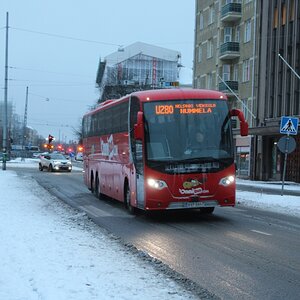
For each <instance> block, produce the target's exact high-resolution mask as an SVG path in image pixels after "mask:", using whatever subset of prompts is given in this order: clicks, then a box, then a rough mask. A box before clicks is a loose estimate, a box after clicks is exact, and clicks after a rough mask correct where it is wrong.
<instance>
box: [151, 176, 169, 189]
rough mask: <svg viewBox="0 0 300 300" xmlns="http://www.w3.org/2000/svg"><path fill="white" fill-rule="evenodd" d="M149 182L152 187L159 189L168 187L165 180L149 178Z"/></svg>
mask: <svg viewBox="0 0 300 300" xmlns="http://www.w3.org/2000/svg"><path fill="white" fill-rule="evenodd" d="M147 182H148V185H149V186H150V187H152V188H155V189H157V190H162V189H163V188H165V187H167V184H166V183H165V182H164V181H163V180H157V179H152V178H149V179H148V180H147Z"/></svg>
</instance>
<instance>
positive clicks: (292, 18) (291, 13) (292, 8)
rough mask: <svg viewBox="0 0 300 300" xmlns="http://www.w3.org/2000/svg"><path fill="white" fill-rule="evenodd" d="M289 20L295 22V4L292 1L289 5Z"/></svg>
mask: <svg viewBox="0 0 300 300" xmlns="http://www.w3.org/2000/svg"><path fill="white" fill-rule="evenodd" d="M289 20H290V21H294V20H295V2H294V0H291V3H290V13H289Z"/></svg>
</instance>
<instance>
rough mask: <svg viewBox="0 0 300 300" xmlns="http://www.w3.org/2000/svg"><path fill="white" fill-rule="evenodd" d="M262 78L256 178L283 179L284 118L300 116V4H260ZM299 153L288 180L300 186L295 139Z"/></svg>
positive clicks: (281, 0)
mask: <svg viewBox="0 0 300 300" xmlns="http://www.w3.org/2000/svg"><path fill="white" fill-rule="evenodd" d="M258 3H259V4H258V5H259V8H258V9H259V12H260V15H259V17H260V23H261V26H260V30H259V33H258V35H259V39H260V46H259V52H258V57H259V78H258V88H257V97H258V99H259V101H258V106H257V115H258V119H257V122H256V127H255V128H253V129H252V131H251V133H252V134H254V135H255V137H256V138H255V139H254V140H253V145H254V149H255V150H256V152H254V156H255V157H258V158H259V159H257V160H256V163H255V164H254V165H253V176H254V177H255V178H260V179H263V180H268V179H280V178H281V174H282V170H283V160H284V157H283V154H282V153H281V152H280V151H279V150H278V147H277V143H278V141H279V139H280V138H281V136H282V135H280V134H279V127H280V120H281V117H282V116H292V117H297V118H299V116H300V97H299V96H300V3H299V1H296V0H273V1H258ZM294 138H295V140H296V150H295V151H294V152H292V153H291V154H289V155H288V160H287V174H286V179H287V180H290V181H296V182H300V149H299V148H300V138H299V133H298V135H297V136H294Z"/></svg>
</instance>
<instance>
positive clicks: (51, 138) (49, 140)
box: [48, 134, 54, 144]
mask: <svg viewBox="0 0 300 300" xmlns="http://www.w3.org/2000/svg"><path fill="white" fill-rule="evenodd" d="M53 139H54V136H52V135H51V134H49V135H48V143H49V144H50V143H51V142H52V141H53Z"/></svg>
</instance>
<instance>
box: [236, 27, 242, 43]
mask: <svg viewBox="0 0 300 300" xmlns="http://www.w3.org/2000/svg"><path fill="white" fill-rule="evenodd" d="M240 30H241V28H240V26H237V27H236V28H235V41H236V42H239V41H240Z"/></svg>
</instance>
